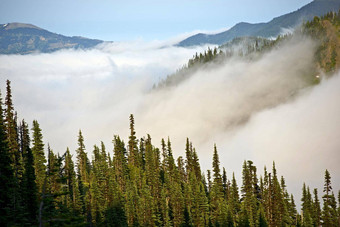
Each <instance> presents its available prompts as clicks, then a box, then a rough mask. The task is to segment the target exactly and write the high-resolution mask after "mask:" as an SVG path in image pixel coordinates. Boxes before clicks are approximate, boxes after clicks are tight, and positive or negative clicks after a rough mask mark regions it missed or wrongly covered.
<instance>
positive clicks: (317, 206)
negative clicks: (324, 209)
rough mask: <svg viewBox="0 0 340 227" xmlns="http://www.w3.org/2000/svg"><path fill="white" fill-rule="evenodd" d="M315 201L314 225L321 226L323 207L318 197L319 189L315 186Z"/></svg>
mask: <svg viewBox="0 0 340 227" xmlns="http://www.w3.org/2000/svg"><path fill="white" fill-rule="evenodd" d="M313 193H314V202H313V223H314V226H320V224H321V220H320V219H321V208H320V201H319V198H318V189H316V188H314V191H313Z"/></svg>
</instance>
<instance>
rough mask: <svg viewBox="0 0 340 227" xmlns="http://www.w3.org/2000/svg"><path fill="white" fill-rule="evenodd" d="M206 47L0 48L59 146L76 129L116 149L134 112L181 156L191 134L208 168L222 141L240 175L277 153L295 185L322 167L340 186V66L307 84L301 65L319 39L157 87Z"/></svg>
mask: <svg viewBox="0 0 340 227" xmlns="http://www.w3.org/2000/svg"><path fill="white" fill-rule="evenodd" d="M160 47H162V48H160ZM204 49H205V47H200V48H198V47H196V49H185V48H178V47H171V46H166V45H164V43H161V42H153V43H147V44H145V43H144V42H142V41H136V42H133V43H111V44H107V45H106V46H100V47H98V49H95V50H89V51H81V50H77V51H75V50H67V51H60V52H56V53H53V54H36V55H25V56H16V55H11V56H5V55H1V56H0V79H1V81H2V82H1V90H2V91H3V92H2V93H4V91H5V89H4V88H5V80H6V79H7V78H8V79H10V80H11V81H12V90H13V99H14V104H15V108H16V110H18V113H19V117H24V118H25V119H26V120H27V121H28V122H29V123H31V121H32V120H33V119H37V120H38V121H39V122H40V124H41V127H42V129H43V135H44V138H45V141H46V142H47V141H48V142H49V143H50V144H51V147H52V148H54V150H55V151H57V152H60V153H62V152H64V151H65V149H66V146H69V147H70V149H71V150H72V151H74V150H75V149H76V147H77V134H78V130H79V129H82V131H83V134H84V137H85V143H86V147H87V151H88V153H89V156H92V154H91V153H92V146H93V145H94V144H98V143H99V142H100V141H101V140H103V141H104V142H105V144H106V146H107V149H108V150H112V144H111V140H112V138H113V134H119V135H121V136H122V137H123V138H125V139H126V138H127V136H128V133H129V128H128V127H129V126H128V124H129V121H128V116H129V114H130V113H133V114H134V115H135V120H136V130H137V136H138V137H142V136H145V135H146V134H147V133H149V134H150V135H151V136H152V138H153V142H154V144H155V145H156V146H158V145H159V144H160V139H161V138H166V137H168V136H170V138H171V139H172V142H173V146H174V152H175V155H176V156H178V155H184V147H185V139H186V137H189V138H190V139H191V140H192V141H193V145H194V146H195V147H196V148H197V151H198V153H199V157H200V160H201V164H202V166H203V168H204V169H207V168H211V157H212V151H213V144H214V143H217V147H218V150H219V152H220V157H221V163H222V164H223V165H224V166H225V167H226V169H227V171H228V175H229V176H231V171H235V172H236V174H237V175H238V176H240V173H241V166H242V162H243V160H245V159H252V160H254V162H255V165H257V166H258V168H259V173H262V169H263V165H267V166H268V168H269V169H270V168H271V163H272V161H273V160H275V161H276V164H277V167H278V171H279V174H283V175H284V176H285V177H286V179H287V183H288V186H289V188H290V189H291V190H292V191H294V192H298V191H300V189H301V187H302V181H306V183H307V184H308V183H310V184H311V185H312V186H313V187H315V186H319V187H321V186H322V180H323V173H324V170H325V168H329V169H330V170H331V174H332V176H333V179H335V181H334V185H335V186H336V187H334V188H335V189H338V188H339V185H338V184H339V182H340V180H339V176H336V173H338V172H340V171H339V170H340V167H339V166H338V165H337V163H339V161H340V160H339V153H338V152H337V151H336V150H337V148H339V147H340V146H339V145H340V144H339V142H338V141H337V140H336V136H338V135H339V134H340V133H339V131H340V127H339V126H340V122H339V118H340V117H339V116H340V115H339V110H340V106H339V104H337V103H338V102H336V98H337V97H339V94H338V92H339V91H338V90H336V87H339V85H340V84H339V83H340V79H339V78H340V76H339V75H337V76H335V78H334V79H331V80H327V81H323V82H322V83H321V84H320V85H318V86H316V87H315V88H312V89H305V90H302V91H301V90H300V89H301V88H302V87H304V86H305V85H306V81H305V80H304V78H303V77H301V75H310V71H311V67H312V62H313V53H314V45H313V43H312V42H311V41H309V40H307V39H304V40H295V39H293V40H292V41H291V42H290V43H289V45H286V46H283V47H281V48H280V49H276V50H274V51H272V52H270V53H267V54H265V55H264V56H263V57H262V58H260V59H257V60H254V61H245V60H240V59H231V60H230V61H228V62H227V63H226V64H224V65H222V66H219V67H217V66H216V67H214V68H208V69H205V70H201V71H199V72H197V73H195V74H194V75H193V76H192V77H191V78H190V79H188V80H186V81H185V82H183V83H182V84H180V85H178V86H176V87H172V88H170V89H165V90H160V91H153V92H150V87H151V86H152V84H153V83H155V82H157V81H158V80H159V79H160V78H163V77H164V76H166V75H167V74H170V73H172V72H173V71H174V70H176V69H177V68H179V67H181V66H182V65H183V64H184V63H186V62H187V60H188V59H189V58H190V57H191V56H192V55H193V54H195V52H196V51H198V52H199V51H202V50H204ZM3 95H4V94H3ZM239 184H241V182H239ZM320 184H321V185H320ZM296 199H297V201H298V200H299V198H296Z"/></svg>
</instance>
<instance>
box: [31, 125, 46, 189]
mask: <svg viewBox="0 0 340 227" xmlns="http://www.w3.org/2000/svg"><path fill="white" fill-rule="evenodd" d="M32 131H33V140H32V142H33V147H32V153H33V159H34V169H35V177H36V184H37V189H38V192H39V193H41V192H42V188H43V185H44V181H45V177H46V166H45V163H46V158H45V153H44V143H43V136H42V133H41V129H40V126H39V123H38V121H36V120H34V121H33V128H32Z"/></svg>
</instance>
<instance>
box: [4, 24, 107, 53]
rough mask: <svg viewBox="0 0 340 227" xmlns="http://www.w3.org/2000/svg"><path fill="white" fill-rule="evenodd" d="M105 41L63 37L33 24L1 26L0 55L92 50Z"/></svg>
mask: <svg viewBox="0 0 340 227" xmlns="http://www.w3.org/2000/svg"><path fill="white" fill-rule="evenodd" d="M102 42H103V41H101V40H97V39H87V38H83V37H79V36H72V37H68V36H63V35H59V34H56V33H52V32H49V31H47V30H44V29H42V28H39V27H37V26H35V25H31V24H23V23H8V24H0V54H29V53H33V52H41V53H49V52H53V51H57V50H61V49H65V48H76V49H77V48H84V49H86V48H91V47H94V46H96V45H98V44H99V43H102Z"/></svg>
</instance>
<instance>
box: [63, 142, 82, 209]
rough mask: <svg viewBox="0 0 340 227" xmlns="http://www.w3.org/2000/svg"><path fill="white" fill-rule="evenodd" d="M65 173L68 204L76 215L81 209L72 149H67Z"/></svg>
mask: <svg viewBox="0 0 340 227" xmlns="http://www.w3.org/2000/svg"><path fill="white" fill-rule="evenodd" d="M64 175H65V178H66V185H67V190H68V193H69V194H68V196H67V197H66V206H67V207H68V208H69V209H70V210H71V211H72V212H73V214H74V215H79V214H80V211H81V202H80V193H79V188H78V184H77V179H76V173H75V171H74V163H73V160H72V155H71V154H70V150H69V149H68V148H67V149H66V154H65V166H64Z"/></svg>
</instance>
